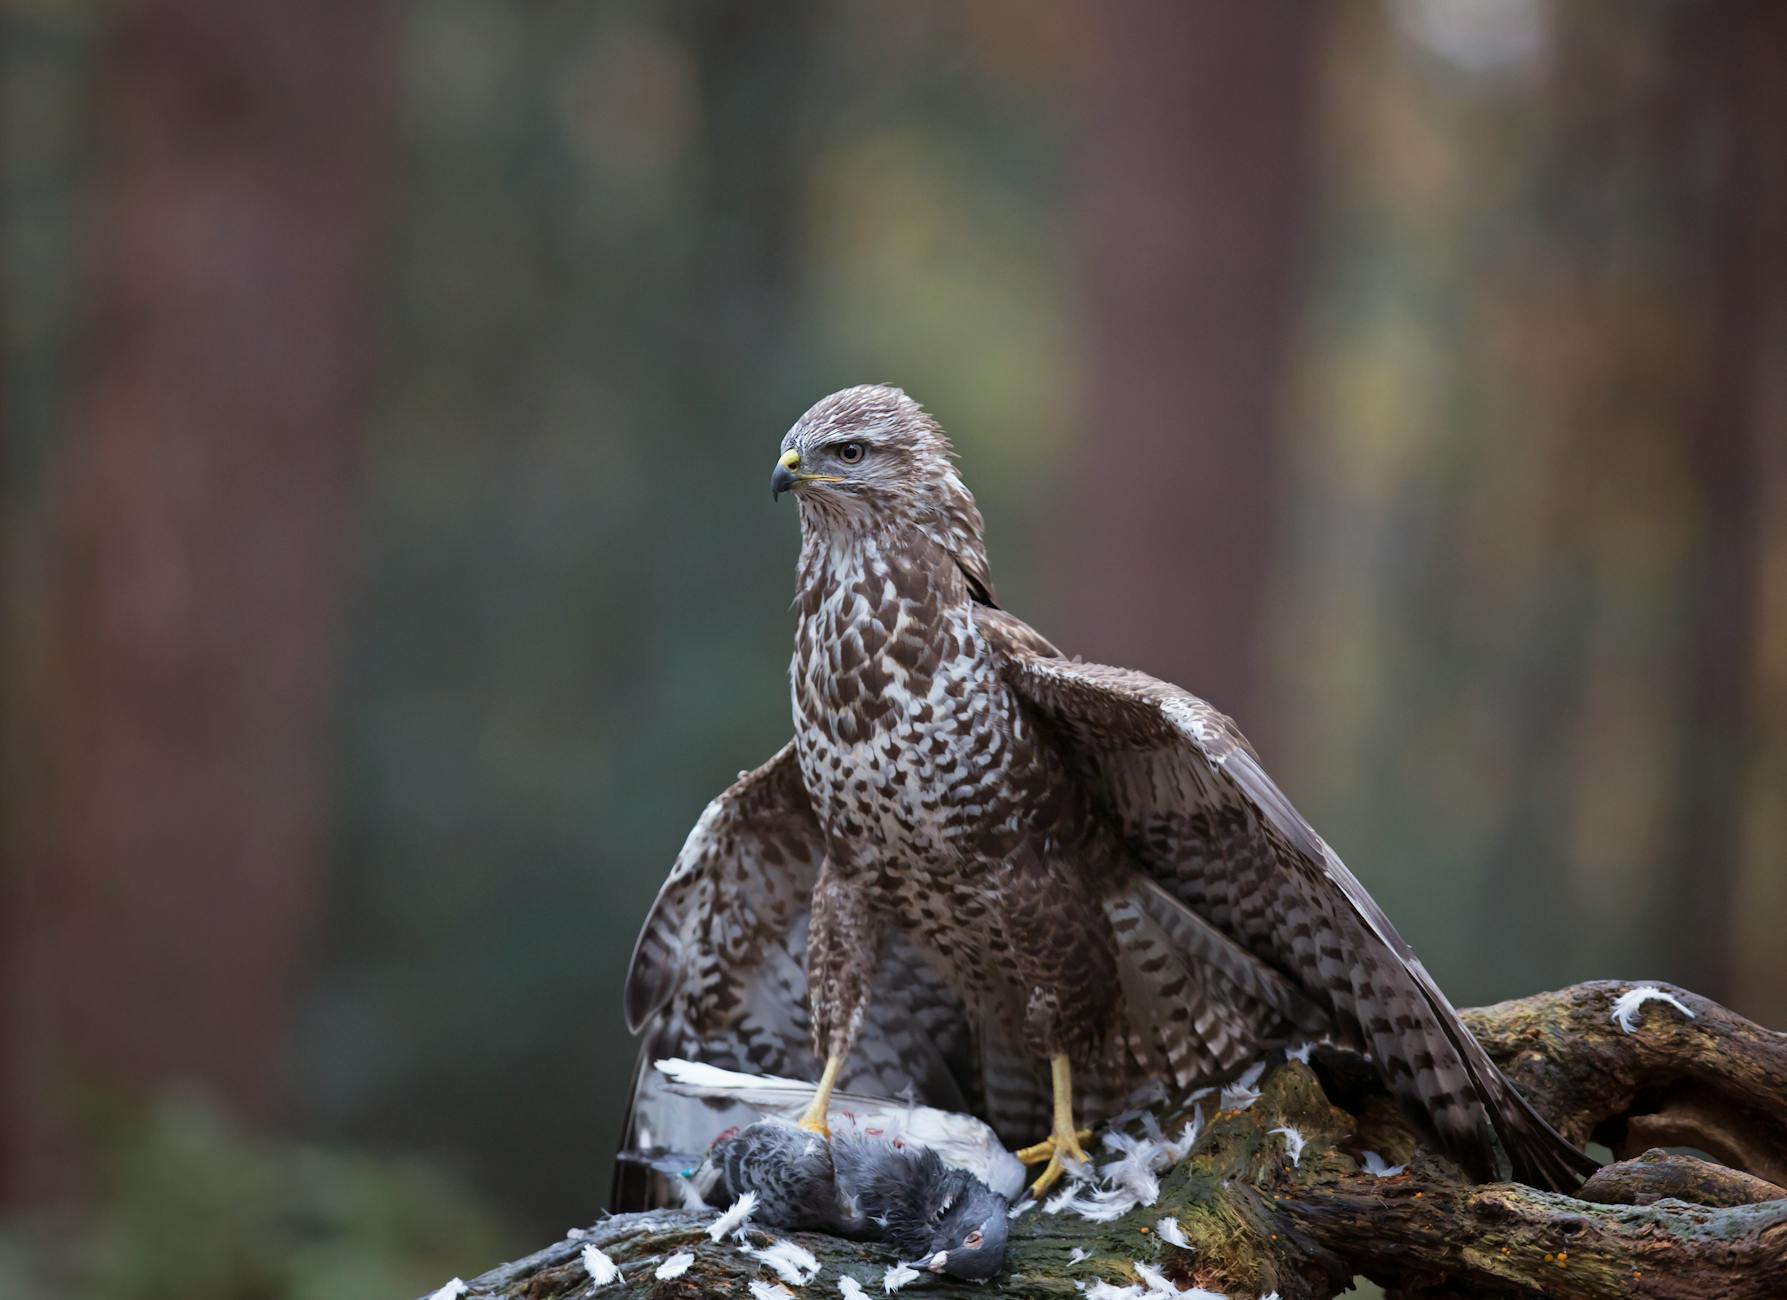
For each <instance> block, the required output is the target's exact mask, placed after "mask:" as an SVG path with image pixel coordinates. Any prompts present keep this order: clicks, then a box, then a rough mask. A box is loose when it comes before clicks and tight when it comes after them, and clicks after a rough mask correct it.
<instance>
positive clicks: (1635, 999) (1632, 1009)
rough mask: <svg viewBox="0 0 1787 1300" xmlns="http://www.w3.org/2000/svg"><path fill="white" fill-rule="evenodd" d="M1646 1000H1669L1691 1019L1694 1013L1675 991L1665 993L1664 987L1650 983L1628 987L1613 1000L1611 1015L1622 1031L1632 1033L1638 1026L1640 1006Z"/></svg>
mask: <svg viewBox="0 0 1787 1300" xmlns="http://www.w3.org/2000/svg"><path fill="white" fill-rule="evenodd" d="M1646 1002H1667V1003H1668V1004H1669V1005H1670V1006H1672V1007H1674V1008H1675V1009H1676V1010H1677V1011H1679V1012H1681V1013H1682V1014H1683V1015H1684V1016H1686V1017H1687V1018H1688V1019H1689V1020H1692V1019H1694V1013H1693V1012H1692V1011H1690V1010H1688V1008H1687V1007H1685V1006H1683V1005H1682V1000H1681V999H1680V998H1678V997H1676V996H1675V994H1673V993H1665V992H1664V991H1663V990H1662V989H1660V988H1657V987H1655V986H1654V985H1650V984H1641V985H1639V986H1638V987H1637V988H1631V989H1627V990H1626V991H1625V992H1624V993H1622V994H1620V995H1619V996H1618V997H1617V998H1615V999H1614V1000H1613V1015H1612V1016H1610V1017H1609V1019H1611V1020H1612V1021H1613V1023H1614V1024H1616V1025H1618V1026H1619V1027H1620V1030H1621V1032H1623V1033H1627V1034H1629V1033H1631V1032H1632V1031H1633V1030H1634V1029H1637V1028H1638V1008H1640V1007H1642V1006H1643V1005H1644V1004H1645V1003H1646Z"/></svg>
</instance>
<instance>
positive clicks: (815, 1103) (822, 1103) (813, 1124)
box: [799, 1054, 844, 1142]
mask: <svg viewBox="0 0 1787 1300" xmlns="http://www.w3.org/2000/svg"><path fill="white" fill-rule="evenodd" d="M843 1064H844V1058H843V1057H842V1056H838V1055H836V1054H834V1055H831V1056H828V1057H826V1058H825V1072H824V1073H823V1074H821V1075H820V1076H819V1087H818V1089H817V1090H816V1091H815V1092H814V1093H813V1100H812V1101H810V1102H808V1103H807V1109H806V1112H805V1113H804V1114H803V1115H802V1116H801V1117H800V1121H799V1123H800V1127H802V1128H804V1129H805V1130H806V1131H807V1132H809V1133H817V1134H818V1135H819V1136H820V1137H822V1138H824V1139H825V1140H826V1141H828V1142H829V1141H830V1140H831V1126H830V1125H829V1124H827V1123H826V1122H825V1117H826V1115H827V1114H828V1113H829V1112H830V1111H831V1090H832V1086H833V1085H834V1084H836V1083H837V1081H838V1071H839V1070H840V1069H841V1068H842V1067H843Z"/></svg>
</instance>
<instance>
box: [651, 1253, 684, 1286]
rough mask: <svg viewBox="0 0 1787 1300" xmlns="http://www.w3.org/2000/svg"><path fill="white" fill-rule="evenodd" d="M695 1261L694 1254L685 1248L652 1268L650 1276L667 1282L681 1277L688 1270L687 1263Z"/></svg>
mask: <svg viewBox="0 0 1787 1300" xmlns="http://www.w3.org/2000/svg"><path fill="white" fill-rule="evenodd" d="M694 1262H695V1256H694V1255H692V1254H690V1253H689V1252H688V1251H686V1250H679V1251H677V1252H676V1254H674V1255H672V1256H670V1257H669V1258H668V1259H666V1260H665V1261H664V1262H663V1263H662V1264H659V1265H658V1267H657V1268H656V1269H655V1270H653V1272H652V1276H653V1277H655V1278H657V1279H658V1280H659V1281H660V1282H669V1281H672V1280H674V1279H676V1278H679V1277H681V1276H682V1275H683V1274H684V1273H687V1272H688V1271H689V1265H691V1264H693V1263H694Z"/></svg>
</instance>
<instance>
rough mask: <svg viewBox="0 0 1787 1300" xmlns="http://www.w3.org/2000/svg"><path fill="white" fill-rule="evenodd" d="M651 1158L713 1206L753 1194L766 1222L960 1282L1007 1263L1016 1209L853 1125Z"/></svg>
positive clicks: (771, 1126)
mask: <svg viewBox="0 0 1787 1300" xmlns="http://www.w3.org/2000/svg"><path fill="white" fill-rule="evenodd" d="M631 1158H639V1157H631ZM644 1159H645V1160H646V1161H647V1162H648V1163H649V1164H651V1165H652V1166H653V1167H655V1168H658V1169H659V1170H661V1171H665V1172H670V1173H673V1174H676V1175H678V1176H681V1177H683V1178H685V1179H687V1181H688V1184H689V1187H690V1190H691V1191H693V1192H694V1194H695V1195H696V1196H698V1197H700V1198H701V1199H702V1200H703V1201H704V1202H705V1203H707V1204H709V1205H713V1206H723V1205H726V1204H728V1203H730V1202H732V1201H733V1200H735V1199H737V1198H738V1197H740V1196H742V1195H744V1194H745V1193H747V1192H750V1193H753V1194H754V1195H755V1196H756V1197H757V1201H756V1206H755V1208H754V1210H753V1211H752V1218H753V1219H754V1220H755V1221H756V1222H758V1223H760V1224H765V1225H768V1226H771V1227H777V1228H787V1229H790V1230H792V1231H795V1232H828V1233H831V1234H832V1235H833V1236H836V1237H848V1238H850V1239H851V1240H853V1241H879V1242H883V1243H885V1244H887V1245H889V1246H892V1247H893V1248H894V1249H895V1250H897V1251H899V1252H900V1256H901V1258H902V1259H904V1260H909V1261H911V1262H912V1263H913V1264H914V1265H915V1266H917V1267H919V1268H924V1269H929V1270H930V1271H931V1272H933V1273H947V1274H949V1275H950V1276H951V1277H961V1278H971V1279H976V1280H984V1279H986V1278H989V1277H992V1276H993V1275H994V1274H995V1273H997V1272H998V1271H999V1269H1000V1267H1001V1266H1002V1265H1003V1264H1004V1263H1005V1240H1006V1234H1007V1231H1008V1229H1009V1226H1010V1220H1009V1218H1008V1211H1009V1209H1010V1202H1009V1201H1008V1200H1006V1198H1005V1197H1004V1196H1001V1195H1000V1194H999V1193H997V1192H995V1191H993V1190H992V1189H991V1188H989V1187H988V1186H987V1185H986V1184H985V1183H983V1182H981V1181H980V1180H979V1179H978V1178H976V1177H975V1176H974V1175H973V1174H971V1173H969V1172H968V1171H967V1170H965V1169H959V1168H957V1167H955V1166H953V1165H949V1164H946V1163H945V1162H944V1161H943V1159H942V1158H941V1157H940V1156H939V1155H938V1154H937V1152H936V1151H935V1150H933V1149H931V1148H929V1147H920V1146H912V1145H907V1144H905V1143H899V1142H895V1141H894V1140H893V1139H892V1138H890V1137H889V1136H888V1135H887V1134H885V1133H883V1132H881V1131H880V1130H876V1129H868V1128H864V1127H861V1126H848V1127H844V1128H840V1130H839V1131H838V1132H837V1133H834V1134H832V1135H831V1137H830V1140H826V1139H824V1138H821V1137H820V1136H818V1135H817V1134H815V1133H812V1132H809V1131H808V1130H806V1129H804V1128H802V1127H800V1126H799V1125H798V1124H794V1123H792V1122H790V1121H788V1120H785V1119H762V1120H758V1121H757V1122H756V1123H754V1124H749V1125H746V1126H745V1127H744V1128H741V1129H732V1130H729V1131H727V1132H725V1133H723V1134H721V1135H720V1137H719V1138H718V1139H716V1140H715V1142H714V1143H713V1145H712V1146H710V1147H709V1148H708V1150H707V1154H706V1155H705V1156H704V1157H700V1158H695V1157H686V1156H684V1157H675V1158H672V1159H670V1160H668V1162H666V1159H665V1157H662V1156H646V1157H644ZM678 1166H683V1167H682V1168H678Z"/></svg>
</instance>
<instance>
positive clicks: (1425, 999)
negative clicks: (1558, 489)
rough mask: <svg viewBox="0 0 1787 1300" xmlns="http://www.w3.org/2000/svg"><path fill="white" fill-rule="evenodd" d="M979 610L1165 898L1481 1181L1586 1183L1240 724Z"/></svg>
mask: <svg viewBox="0 0 1787 1300" xmlns="http://www.w3.org/2000/svg"><path fill="white" fill-rule="evenodd" d="M978 613H979V614H980V615H981V618H980V623H981V628H982V631H983V633H984V634H985V635H986V636H987V638H988V640H989V642H990V643H991V644H992V646H993V649H994V651H995V653H997V654H999V655H1000V657H1001V659H1002V668H1003V672H1004V675H1005V678H1006V680H1007V681H1008V682H1009V683H1010V684H1011V686H1012V687H1013V689H1014V690H1016V691H1017V692H1018V693H1019V695H1021V696H1022V697H1023V698H1024V699H1025V700H1027V701H1028V702H1029V703H1030V704H1031V705H1032V706H1033V707H1034V708H1035V710H1036V711H1037V713H1038V714H1039V715H1041V717H1042V719H1043V720H1044V721H1045V722H1046V724H1047V725H1049V726H1050V727H1051V728H1052V729H1053V730H1054V731H1055V732H1056V734H1057V735H1059V736H1060V737H1061V738H1062V739H1063V741H1064V742H1065V744H1066V745H1067V747H1068V749H1069V751H1070V753H1071V755H1072V761H1073V762H1074V763H1075V764H1076V765H1077V767H1078V769H1079V771H1080V774H1081V776H1082V778H1083V779H1084V780H1086V781H1087V782H1088V784H1089V785H1090V787H1091V788H1092V789H1093V790H1094V792H1095V794H1096V796H1097V797H1098V798H1099V799H1100V801H1101V802H1102V804H1103V805H1104V807H1105V809H1106V810H1107V812H1108V813H1109V814H1110V816H1111V817H1112V818H1113V820H1114V822H1115V824H1116V826H1117V827H1118V829H1119V831H1120V833H1121V834H1122V835H1123V837H1124V840H1125V842H1126V844H1127V846H1128V848H1129V850H1130V852H1131V854H1132V855H1133V856H1134V857H1135V859H1136V860H1137V861H1138V862H1139V863H1141V864H1142V866H1143V867H1144V869H1145V870H1146V871H1147V872H1148V873H1149V874H1150V876H1151V877H1152V878H1153V879H1154V880H1155V881H1156V882H1157V883H1158V884H1159V885H1160V886H1161V887H1162V888H1163V889H1164V890H1165V891H1166V892H1167V893H1169V894H1170V895H1171V896H1172V897H1173V898H1174V899H1176V900H1177V901H1178V902H1179V903H1180V904H1182V905H1183V906H1184V907H1185V908H1186V909H1188V910H1189V911H1190V912H1192V913H1194V914H1195V915H1196V916H1198V917H1200V918H1202V920H1203V921H1205V922H1207V923H1208V924H1209V925H1211V926H1213V927H1214V928H1215V929H1216V930H1217V931H1219V932H1221V933H1222V934H1223V935H1226V936H1227V937H1228V938H1229V939H1231V940H1233V941H1234V942H1235V943H1236V944H1238V945H1239V946H1240V947H1241V948H1243V949H1245V950H1246V951H1248V952H1249V953H1251V954H1252V955H1253V956H1254V957H1255V958H1257V959H1258V960H1259V961H1260V962H1262V963H1264V964H1265V965H1266V966H1268V967H1271V968H1272V969H1273V970H1275V971H1277V972H1278V973H1280V974H1281V975H1282V976H1284V977H1285V978H1286V979H1288V980H1290V981H1291V982H1293V983H1294V984H1296V985H1297V987H1298V988H1299V989H1300V990H1301V992H1302V993H1303V994H1304V995H1305V996H1306V997H1307V998H1308V999H1309V1000H1310V1001H1312V1002H1314V1003H1315V1004H1316V1005H1317V1006H1319V1007H1320V1008H1322V1009H1323V1010H1325V1011H1326V1012H1327V1013H1328V1014H1329V1015H1330V1016H1331V1017H1332V1018H1333V1020H1334V1023H1335V1025H1336V1027H1337V1028H1338V1029H1339V1030H1340V1031H1341V1032H1342V1033H1343V1034H1345V1035H1346V1036H1348V1037H1350V1038H1351V1039H1353V1040H1354V1041H1356V1042H1358V1043H1360V1044H1361V1045H1362V1046H1364V1047H1365V1048H1366V1049H1367V1050H1368V1051H1369V1052H1370V1053H1371V1055H1372V1057H1373V1059H1374V1060H1375V1061H1376V1063H1377V1066H1378V1069H1379V1071H1380V1072H1381V1073H1382V1075H1383V1076H1384V1079H1385V1081H1386V1083H1387V1084H1388V1086H1389V1087H1390V1089H1391V1090H1392V1092H1394V1093H1395V1095H1396V1096H1397V1098H1398V1100H1399V1101H1401V1103H1402V1104H1403V1106H1404V1108H1405V1109H1406V1110H1408V1111H1409V1112H1410V1114H1411V1115H1412V1116H1414V1117H1415V1118H1416V1119H1418V1120H1419V1121H1421V1122H1422V1123H1423V1125H1424V1126H1425V1127H1426V1128H1427V1129H1428V1130H1429V1131H1430V1132H1431V1133H1432V1134H1433V1135H1434V1136H1435V1138H1436V1139H1437V1140H1438V1142H1439V1144H1440V1146H1441V1148H1442V1149H1443V1150H1445V1151H1446V1152H1447V1153H1448V1154H1449V1155H1451V1156H1452V1157H1453V1158H1454V1159H1455V1160H1457V1161H1458V1162H1459V1163H1460V1164H1461V1165H1462V1166H1463V1167H1464V1168H1465V1169H1466V1170H1467V1171H1469V1172H1470V1173H1471V1174H1472V1175H1473V1176H1475V1177H1477V1178H1489V1177H1493V1176H1494V1175H1495V1172H1496V1167H1497V1160H1496V1145H1497V1143H1498V1142H1499V1144H1500V1147H1501V1150H1502V1152H1503V1153H1504V1154H1505V1156H1506V1158H1507V1160H1508V1161H1509V1163H1510V1164H1511V1167H1512V1170H1513V1172H1514V1175H1515V1176H1516V1177H1518V1178H1521V1179H1522V1180H1524V1181H1526V1182H1530V1183H1535V1184H1538V1185H1542V1186H1551V1187H1557V1188H1559V1189H1563V1190H1569V1189H1573V1188H1575V1187H1577V1186H1579V1185H1580V1183H1581V1181H1582V1179H1583V1178H1584V1177H1586V1175H1587V1173H1588V1172H1590V1171H1592V1169H1593V1168H1594V1165H1593V1163H1592V1162H1591V1161H1589V1160H1588V1158H1587V1157H1586V1156H1584V1155H1582V1154H1581V1153H1580V1152H1578V1151H1577V1150H1575V1148H1573V1147H1571V1146H1569V1144H1568V1143H1566V1142H1565V1141H1564V1140H1563V1139H1562V1138H1561V1137H1559V1136H1558V1135H1557V1133H1556V1132H1555V1131H1553V1130H1552V1128H1551V1127H1550V1125H1548V1124H1547V1123H1546V1122H1545V1121H1544V1119H1543V1118H1541V1117H1540V1116H1539V1115H1538V1113H1537V1112H1535V1111H1534V1110H1533V1109H1532V1108H1531V1107H1530V1106H1528V1105H1527V1103H1526V1101H1525V1099H1524V1098H1522V1097H1521V1096H1520V1094H1519V1092H1518V1091H1517V1090H1516V1089H1515V1088H1514V1086H1513V1085H1512V1084H1511V1083H1510V1082H1509V1081H1508V1080H1507V1078H1506V1077H1505V1076H1503V1075H1502V1073H1501V1071H1500V1070H1498V1069H1497V1068H1496V1066H1495V1064H1494V1062H1492V1061H1491V1060H1490V1059H1489V1057H1488V1055H1487V1054H1486V1053H1485V1052H1484V1051H1483V1049H1482V1047H1481V1046H1480V1045H1479V1044H1478V1043H1477V1041H1476V1040H1475V1039H1474V1038H1473V1037H1472V1036H1471V1034H1470V1031H1469V1030H1468V1029H1466V1028H1465V1027H1464V1025H1463V1024H1462V1023H1461V1022H1460V1021H1459V1019H1458V1015H1457V1013H1456V1012H1455V1011H1454V1010H1453V1009H1452V1006H1451V1004H1450V1003H1449V1002H1447V1001H1446V998H1445V995H1444V994H1442V993H1441V992H1440V990H1439V987H1438V986H1437V985H1436V984H1435V983H1434V982H1433V980H1432V978H1431V977H1430V976H1429V975H1428V974H1427V972H1426V970H1425V969H1424V968H1423V967H1422V965H1421V963H1420V961H1419V959H1417V958H1416V956H1415V954H1414V952H1413V951H1412V950H1411V949H1410V948H1409V946H1408V944H1407V943H1405V942H1404V941H1403V939H1402V936H1401V935H1399V934H1397V932H1396V929H1395V927H1394V926H1392V925H1391V924H1390V921H1389V918H1388V917H1386V916H1385V915H1384V913H1383V910H1382V909H1381V908H1379V907H1378V905H1377V903H1376V902H1374V901H1373V900H1372V898H1371V896H1370V895H1369V894H1367V893H1366V891H1365V887H1364V886H1363V885H1361V884H1360V883H1359V881H1358V878H1357V877H1355V876H1354V875H1353V874H1352V872H1350V871H1348V870H1347V868H1346V866H1345V864H1344V863H1342V862H1341V860H1340V859H1339V857H1337V856H1336V855H1335V854H1334V852H1333V850H1331V849H1329V848H1328V846H1327V845H1326V844H1324V843H1323V842H1322V840H1321V837H1320V836H1318V835H1317V834H1316V833H1315V831H1314V830H1312V829H1311V828H1310V826H1309V824H1308V823H1307V822H1305V821H1304V820H1303V818H1302V817H1301V816H1299V815H1298V813H1297V811H1296V809H1295V808H1293V807H1292V806H1291V803H1290V801H1289V800H1288V799H1287V798H1285V796H1284V793H1283V792H1282V791H1281V790H1280V789H1279V788H1278V786H1277V785H1275V784H1274V783H1273V781H1272V778H1271V777H1269V776H1267V775H1266V773H1265V771H1264V770H1263V769H1262V768H1261V767H1260V764H1259V759H1258V757H1257V756H1256V755H1255V754H1254V752H1253V750H1252V748H1251V747H1250V746H1249V745H1248V743H1247V741H1246V739H1245V737H1243V736H1242V735H1241V733H1240V732H1239V731H1238V730H1237V729H1236V728H1235V725H1234V723H1233V722H1231V721H1230V720H1229V719H1228V718H1226V717H1224V716H1223V715H1222V714H1220V713H1218V712H1217V711H1216V710H1215V709H1213V708H1211V707H1210V706H1209V705H1208V704H1206V703H1205V702H1204V701H1202V700H1200V699H1198V698H1197V697H1196V696H1194V695H1192V694H1190V693H1189V692H1187V691H1184V690H1181V689H1180V688H1179V687H1177V686H1173V685H1171V684H1170V683H1167V682H1162V681H1160V680H1158V679H1156V678H1153V677H1149V676H1148V675H1147V674H1145V673H1139V672H1133V671H1131V670H1128V669H1123V668H1110V667H1105V666H1103V665H1099V664H1084V663H1077V662H1073V661H1070V660H1066V659H1062V658H1060V657H1058V656H1056V655H1054V654H1052V653H1050V652H1051V651H1052V647H1049V646H1048V644H1047V642H1044V641H1042V640H1041V638H1040V637H1037V636H1036V634H1035V633H1034V632H1031V631H1030V630H1029V629H1028V628H1025V627H1024V626H1023V625H1022V624H1021V623H1018V622H1017V620H1015V619H1013V618H1011V617H1010V615H1007V614H1004V613H1002V612H1000V611H996V610H982V611H978ZM1014 625H1015V626H1014ZM1019 629H1021V631H1020V630H1019ZM1039 643H1040V644H1039Z"/></svg>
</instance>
